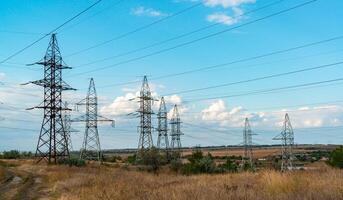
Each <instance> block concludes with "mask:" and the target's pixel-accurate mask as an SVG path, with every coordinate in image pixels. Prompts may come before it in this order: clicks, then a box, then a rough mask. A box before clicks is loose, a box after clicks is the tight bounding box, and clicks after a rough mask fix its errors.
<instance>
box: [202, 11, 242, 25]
mask: <svg viewBox="0 0 343 200" xmlns="http://www.w3.org/2000/svg"><path fill="white" fill-rule="evenodd" d="M232 11H233V16H229V15H227V14H226V13H224V12H216V13H213V14H211V15H208V16H207V18H206V19H207V21H209V22H215V23H221V24H225V25H228V26H230V25H233V24H236V23H238V22H240V21H241V19H242V15H243V14H244V11H243V10H242V9H240V8H238V7H234V8H232Z"/></svg>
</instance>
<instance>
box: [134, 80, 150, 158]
mask: <svg viewBox="0 0 343 200" xmlns="http://www.w3.org/2000/svg"><path fill="white" fill-rule="evenodd" d="M138 99H139V103H140V107H139V110H138V113H139V117H140V125H139V130H140V136H139V142H138V154H137V155H139V153H140V151H142V150H146V149H150V148H152V147H153V142H152V135H151V131H152V126H151V115H152V114H153V112H152V109H151V106H152V102H153V100H154V99H153V98H152V96H151V92H150V88H149V84H148V79H147V77H146V76H144V78H143V84H142V88H141V91H140V96H139V97H138Z"/></svg>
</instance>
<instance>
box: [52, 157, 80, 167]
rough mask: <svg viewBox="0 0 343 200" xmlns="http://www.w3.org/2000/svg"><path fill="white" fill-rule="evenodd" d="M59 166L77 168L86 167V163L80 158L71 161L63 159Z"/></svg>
mask: <svg viewBox="0 0 343 200" xmlns="http://www.w3.org/2000/svg"><path fill="white" fill-rule="evenodd" d="M58 164H61V165H69V166H70V167H71V166H75V167H83V166H86V161H85V160H83V159H80V158H70V159H62V160H59V161H58Z"/></svg>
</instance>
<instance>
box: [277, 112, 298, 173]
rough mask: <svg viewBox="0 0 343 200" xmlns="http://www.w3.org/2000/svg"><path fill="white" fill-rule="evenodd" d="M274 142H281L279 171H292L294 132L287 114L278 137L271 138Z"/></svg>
mask: <svg viewBox="0 0 343 200" xmlns="http://www.w3.org/2000/svg"><path fill="white" fill-rule="evenodd" d="M273 139H274V140H281V142H282V144H281V145H282V149H281V158H282V163H281V171H287V170H292V169H293V158H294V157H293V146H294V132H293V128H292V125H291V121H290V119H289V116H288V114H287V113H286V115H285V120H284V122H283V128H282V132H281V133H280V135H278V136H276V137H275V138H273Z"/></svg>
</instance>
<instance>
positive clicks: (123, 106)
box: [100, 92, 139, 116]
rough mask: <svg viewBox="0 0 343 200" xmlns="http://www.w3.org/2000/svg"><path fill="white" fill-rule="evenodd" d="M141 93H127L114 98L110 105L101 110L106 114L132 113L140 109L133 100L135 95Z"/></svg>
mask: <svg viewBox="0 0 343 200" xmlns="http://www.w3.org/2000/svg"><path fill="white" fill-rule="evenodd" d="M138 95H139V92H136V93H132V92H129V93H126V94H125V95H124V96H119V97H116V98H115V99H114V101H113V102H112V103H110V104H109V105H106V106H103V107H102V108H101V109H100V112H101V113H103V114H105V115H111V116H118V115H125V114H129V113H132V112H134V111H136V110H137V109H138V104H137V102H135V101H132V100H133V99H134V98H135V97H137V96H138Z"/></svg>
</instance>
